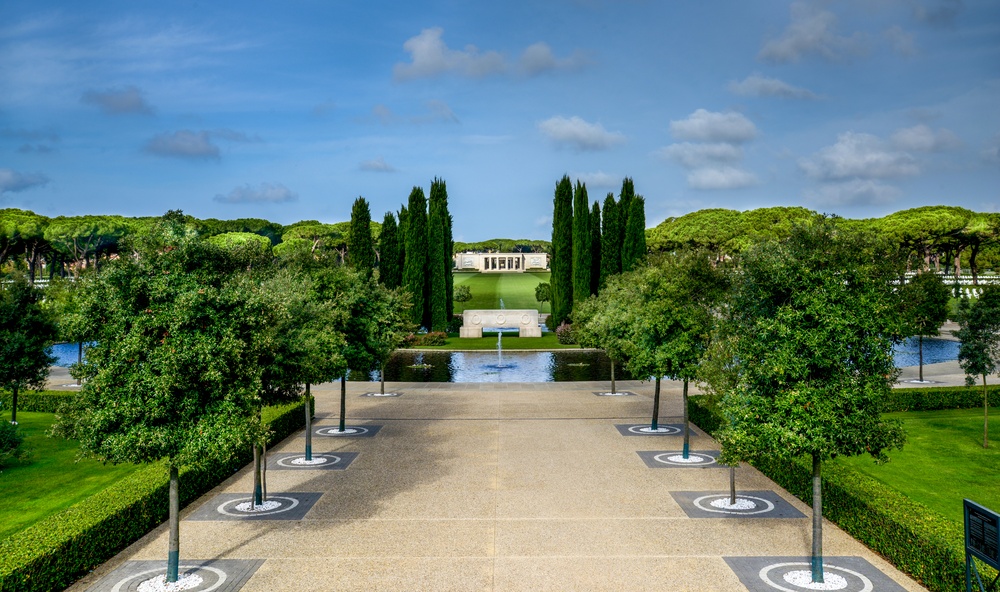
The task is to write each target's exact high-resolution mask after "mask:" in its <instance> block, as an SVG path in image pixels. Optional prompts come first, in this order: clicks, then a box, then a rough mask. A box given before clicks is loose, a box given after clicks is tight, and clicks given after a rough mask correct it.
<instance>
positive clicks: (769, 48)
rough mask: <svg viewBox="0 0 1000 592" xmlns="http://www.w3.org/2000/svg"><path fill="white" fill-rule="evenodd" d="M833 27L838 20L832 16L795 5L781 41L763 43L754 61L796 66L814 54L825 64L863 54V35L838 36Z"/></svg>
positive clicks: (825, 12) (827, 12) (826, 12)
mask: <svg viewBox="0 0 1000 592" xmlns="http://www.w3.org/2000/svg"><path fill="white" fill-rule="evenodd" d="M836 26H837V17H836V16H835V15H834V14H833V13H832V12H830V11H827V10H819V9H817V8H815V7H813V6H811V5H809V4H806V3H804V2H794V3H793V4H792V6H791V23H789V25H788V27H787V28H786V29H785V31H784V32H783V33H782V34H781V36H780V37H778V38H776V39H771V40H769V41H767V42H766V43H764V46H763V47H761V48H760V52H759V53H758V54H757V58H758V59H760V60H763V61H766V62H775V63H783V62H797V61H799V60H800V59H802V58H803V57H805V56H807V55H811V54H816V55H819V56H821V57H823V58H826V59H828V60H838V59H842V58H844V57H845V56H849V55H852V54H858V53H861V52H863V51H864V49H865V47H864V45H865V37H864V35H862V34H860V33H855V34H854V35H853V36H851V37H844V36H841V35H837V34H836V32H835V29H836Z"/></svg>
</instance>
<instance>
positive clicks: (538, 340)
mask: <svg viewBox="0 0 1000 592" xmlns="http://www.w3.org/2000/svg"><path fill="white" fill-rule="evenodd" d="M412 349H426V350H448V351H462V350H468V351H479V350H493V351H496V349H497V334H496V332H491V331H485V332H484V333H483V336H482V337H467V338H465V339H463V338H461V337H459V336H458V333H450V334H449V335H448V339H447V341H446V343H445V345H422V346H420V347H415V348H412ZM503 349H504V351H507V350H529V349H540V350H552V349H580V346H579V345H563V344H561V343H559V340H558V339H557V338H556V334H555V333H542V336H541V337H518V336H517V333H504V334H503ZM404 351H405V350H404Z"/></svg>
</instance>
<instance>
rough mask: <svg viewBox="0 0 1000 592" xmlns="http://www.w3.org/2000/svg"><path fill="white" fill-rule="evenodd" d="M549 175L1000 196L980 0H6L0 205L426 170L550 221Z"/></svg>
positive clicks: (279, 203)
mask: <svg viewBox="0 0 1000 592" xmlns="http://www.w3.org/2000/svg"><path fill="white" fill-rule="evenodd" d="M563 174H569V175H570V176H571V177H573V178H574V179H579V180H581V181H584V182H586V184H587V188H588V191H589V194H590V197H591V199H592V200H593V199H601V198H603V196H604V195H605V194H606V193H607V192H609V191H614V192H616V193H617V191H618V189H619V187H620V185H621V180H622V178H623V177H624V176H631V177H632V178H633V179H634V181H635V186H636V190H637V191H638V192H639V193H641V194H643V195H644V196H645V197H646V202H647V207H646V211H647V222H648V225H649V226H653V225H655V224H657V223H658V222H660V221H662V220H663V219H665V218H666V217H668V216H678V215H681V214H684V213H687V212H690V211H693V210H697V209H701V208H706V207H726V208H735V209H741V210H743V209H750V208H756V207H762V206H772V205H802V206H806V207H809V208H811V209H815V210H818V211H821V212H829V213H837V214H840V215H842V216H846V217H869V216H881V215H884V214H887V213H889V212H893V211H897V210H900V209H905V208H909V207H915V206H919V205H928V204H950V205H961V206H965V207H968V208H971V209H974V210H977V211H995V210H998V209H1000V2H996V1H995V0H842V1H815V2H814V1H806V0H803V1H796V2H791V3H788V2H777V1H772V2H747V1H745V0H718V1H713V2H694V1H681V0H669V1H668V0H660V1H654V0H648V1H644V0H544V1H538V0H534V1H523V0H510V1H507V2H490V3H486V2H469V1H462V0H430V1H429V0H412V1H410V2H378V1H374V2H350V1H347V0H298V1H289V2H283V3H275V2H267V3H264V2H261V3H252V2H247V1H241V2H224V1H216V2H204V1H203V2H189V1H178V2H162V3H152V2H134V1H120V2H107V1H94V2H86V3H79V2H46V1H44V0H29V1H22V0H4V2H3V3H2V4H0V207H19V208H26V209H31V210H34V211H36V212H39V213H42V214H45V215H50V216H56V215H60V214H64V215H69V214H83V213H117V214H124V215H130V216H138V215H159V214H162V213H163V212H164V211H166V210H168V209H178V208H179V209H183V210H184V211H185V212H186V213H189V214H192V215H195V216H198V217H202V218H206V217H217V218H237V217H261V218H267V219H270V220H274V221H276V222H281V223H291V222H295V221H297V220H302V219H319V220H322V221H327V222H334V221H340V220H345V219H347V218H349V216H350V205H351V203H352V202H353V200H354V199H355V198H356V197H357V196H358V195H362V196H364V197H366V198H367V199H368V200H369V202H370V203H371V204H372V211H373V215H374V216H375V218H376V219H377V220H381V218H382V215H383V214H384V212H386V211H388V210H396V209H398V208H399V205H400V204H401V203H403V202H404V201H405V200H406V197H407V195H408V194H409V192H410V189H411V188H412V187H413V186H414V185H420V186H423V187H424V188H425V190H426V189H427V188H428V187H429V184H430V181H431V179H432V178H434V177H435V176H438V177H442V178H444V179H445V180H446V181H447V184H448V194H449V199H450V203H451V211H452V214H453V215H454V218H455V226H456V229H455V230H456V238H458V239H459V240H469V241H472V240H483V239H487V238H491V237H495V236H504V237H512V238H513V237H518V238H521V237H524V238H548V237H549V236H550V234H551V214H552V194H553V189H554V186H555V183H556V182H557V181H558V179H559V178H560V177H561V176H562V175H563Z"/></svg>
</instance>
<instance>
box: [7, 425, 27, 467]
mask: <svg viewBox="0 0 1000 592" xmlns="http://www.w3.org/2000/svg"><path fill="white" fill-rule="evenodd" d="M27 456H28V450H27V449H26V448H25V447H24V434H22V433H21V430H19V429H18V427H17V425H16V424H13V423H7V422H0V469H2V468H4V467H5V466H7V465H8V464H9V463H10V461H13V460H21V459H24V458H27Z"/></svg>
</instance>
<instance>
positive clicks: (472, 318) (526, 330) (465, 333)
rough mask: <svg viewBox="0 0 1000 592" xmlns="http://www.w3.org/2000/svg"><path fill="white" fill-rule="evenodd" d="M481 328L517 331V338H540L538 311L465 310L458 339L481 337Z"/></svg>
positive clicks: (529, 309) (530, 309) (540, 329)
mask: <svg viewBox="0 0 1000 592" xmlns="http://www.w3.org/2000/svg"><path fill="white" fill-rule="evenodd" d="M483 327H490V328H498V329H517V334H518V336H519V337H541V336H542V328H541V326H540V325H539V324H538V311H537V310H535V309H532V308H527V309H501V310H466V311H465V312H463V313H462V327H461V329H459V332H458V335H459V337H482V336H483Z"/></svg>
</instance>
